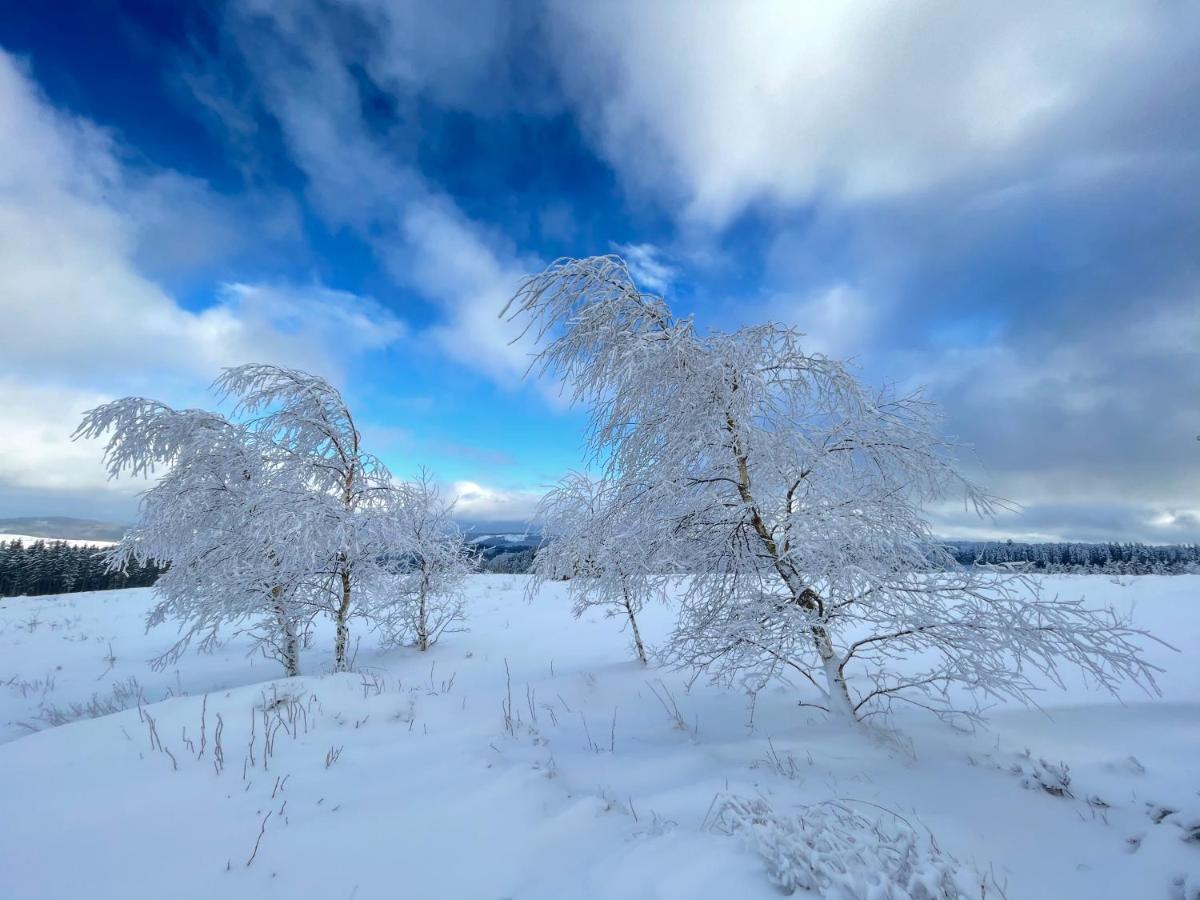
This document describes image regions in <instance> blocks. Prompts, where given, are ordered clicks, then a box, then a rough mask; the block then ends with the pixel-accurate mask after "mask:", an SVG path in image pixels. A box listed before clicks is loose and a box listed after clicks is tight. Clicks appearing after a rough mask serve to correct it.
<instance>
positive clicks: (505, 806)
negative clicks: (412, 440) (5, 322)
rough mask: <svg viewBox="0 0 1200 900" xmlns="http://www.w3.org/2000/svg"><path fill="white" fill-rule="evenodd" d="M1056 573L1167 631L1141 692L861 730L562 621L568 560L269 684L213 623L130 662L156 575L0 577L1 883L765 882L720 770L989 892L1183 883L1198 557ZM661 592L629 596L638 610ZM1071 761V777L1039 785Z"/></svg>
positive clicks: (655, 891)
mask: <svg viewBox="0 0 1200 900" xmlns="http://www.w3.org/2000/svg"><path fill="white" fill-rule="evenodd" d="M1049 582H1050V585H1051V586H1052V587H1053V588H1054V589H1056V590H1059V591H1061V592H1062V593H1064V594H1079V593H1086V594H1088V595H1089V596H1091V597H1095V598H1097V599H1107V600H1111V601H1113V602H1117V603H1122V604H1125V603H1130V602H1133V601H1135V600H1136V601H1137V607H1138V615H1139V621H1141V622H1142V623H1144V624H1146V625H1147V626H1149V627H1151V628H1152V629H1153V630H1155V631H1157V632H1158V633H1159V634H1161V635H1162V636H1163V637H1165V638H1166V639H1168V640H1170V641H1171V642H1172V643H1174V644H1176V645H1177V646H1179V647H1181V648H1182V652H1180V653H1174V652H1171V651H1169V650H1166V649H1164V648H1152V649H1151V651H1150V652H1151V654H1152V656H1153V658H1154V659H1155V660H1157V661H1158V662H1159V664H1160V665H1162V666H1163V667H1164V669H1165V670H1166V671H1165V672H1164V673H1163V676H1162V686H1163V689H1164V696H1163V697H1162V698H1161V699H1154V700H1149V699H1148V698H1145V697H1142V696H1139V695H1137V694H1130V696H1129V697H1128V705H1125V706H1122V705H1120V704H1118V703H1116V702H1114V701H1112V700H1111V699H1110V698H1107V697H1101V696H1096V695H1094V694H1092V693H1090V692H1089V691H1088V690H1087V688H1086V686H1085V685H1076V686H1073V687H1072V689H1071V690H1070V691H1068V692H1066V693H1054V694H1050V693H1048V694H1047V695H1046V697H1045V702H1044V704H1043V705H1044V708H1045V710H1046V712H1044V713H1043V712H1038V711H1030V710H1023V709H1012V708H1006V709H999V710H996V711H995V712H994V713H993V716H992V722H993V729H992V730H991V731H990V732H987V733H979V734H976V735H972V736H964V735H960V734H957V733H955V732H952V731H950V730H948V729H947V728H945V727H944V726H942V725H939V724H938V723H936V722H933V721H931V720H929V719H928V718H925V717H923V716H922V715H921V714H919V713H918V714H914V715H911V716H906V717H904V718H901V719H899V720H898V721H897V726H898V728H899V730H900V732H901V734H902V735H903V740H902V741H892V742H887V741H881V740H873V739H870V738H868V737H865V736H863V735H861V734H858V733H847V732H846V731H845V730H843V729H842V727H841V726H837V725H834V724H831V723H829V722H827V721H825V720H824V719H823V718H822V717H820V716H819V715H811V714H809V713H808V711H805V710H801V709H797V708H796V706H795V701H796V696H797V695H796V693H795V690H794V689H789V688H785V687H782V686H781V687H779V688H778V689H773V690H771V691H768V692H765V693H764V694H762V695H760V697H759V698H758V702H757V704H756V705H755V707H754V709H753V710H751V709H750V707H749V706H748V704H747V701H746V699H745V698H744V697H742V696H739V695H737V694H736V693H733V692H730V691H727V690H721V689H716V688H712V687H709V686H707V685H704V684H702V683H697V684H695V685H694V686H693V687H692V688H691V690H690V691H689V690H688V686H687V683H686V682H687V678H686V676H685V675H684V674H682V673H671V672H665V671H662V670H658V669H648V670H646V669H641V668H640V667H638V666H637V665H635V664H634V663H632V662H629V661H628V651H627V647H626V641H625V636H624V635H622V634H621V633H620V632H619V630H618V626H617V624H616V622H615V620H604V619H599V618H597V619H595V620H584V621H580V622H576V621H574V620H572V619H571V617H570V615H569V612H568V608H569V604H568V602H567V601H566V599H565V592H564V590H563V588H564V586H563V585H561V584H554V585H550V586H548V588H547V589H546V590H545V591H544V592H543V593H542V594H541V595H540V596H539V597H538V598H537V599H536V602H535V603H534V604H532V605H530V604H527V603H526V602H525V599H524V595H523V590H524V584H525V582H524V579H522V578H520V577H502V576H480V577H477V578H474V579H472V580H471V581H470V592H471V603H470V609H469V615H470V623H469V624H470V629H471V630H470V631H469V632H466V633H460V634H453V635H449V636H447V637H446V639H445V640H444V642H443V643H442V644H441V645H439V646H438V647H436V648H435V649H434V650H433V651H431V652H430V653H428V654H418V653H416V652H413V651H407V650H393V651H388V652H386V653H383V652H380V651H378V650H377V649H376V648H375V647H374V646H373V644H371V642H370V641H369V639H368V638H367V637H364V638H363V640H362V643H361V645H360V647H359V652H358V656H357V667H358V669H359V671H358V672H357V673H355V674H352V675H339V676H329V675H327V676H323V677H322V676H321V675H319V673H320V672H321V670H322V669H323V668H326V667H328V664H329V655H328V652H327V647H328V645H330V644H331V643H332V641H331V640H330V639H329V635H326V634H320V635H318V636H317V640H316V645H315V647H314V648H313V649H312V650H310V651H309V652H308V655H307V656H306V658H305V660H304V665H305V671H306V672H312V673H314V674H312V675H307V676H305V677H303V678H300V679H293V680H291V681H286V680H282V679H280V680H276V681H271V680H270V679H272V678H273V677H274V676H275V674H276V671H277V669H276V667H275V665H274V664H273V663H270V662H268V661H266V660H261V659H246V658H245V657H244V655H243V652H242V650H241V648H240V647H239V646H238V644H237V642H236V641H235V642H232V643H230V644H229V645H227V646H226V647H225V648H223V649H222V651H221V652H220V653H218V654H216V655H213V656H209V657H201V656H189V657H186V658H185V659H184V660H182V661H181V664H180V665H179V667H178V670H176V669H170V670H168V671H165V672H160V673H155V672H152V671H150V670H149V668H148V666H147V665H146V664H145V662H144V660H145V659H147V658H148V657H150V656H152V655H153V654H154V653H155V652H156V651H158V650H161V649H162V648H163V647H165V646H166V645H168V644H169V643H170V640H171V634H169V633H168V632H167V631H154V632H151V633H150V634H149V635H145V634H143V631H142V626H141V623H142V619H143V617H144V615H145V611H146V609H147V608H148V606H149V605H150V603H151V596H152V595H151V592H150V591H149V590H128V591H114V592H108V593H102V594H74V595H68V596H63V597H51V598H16V599H11V600H3V601H0V741H6V742H7V743H3V744H0V798H3V805H2V807H0V808H2V809H4V810H8V811H19V812H10V813H9V814H7V815H3V816H0V847H3V848H4V851H3V853H4V864H3V865H0V897H4V898H26V897H29V898H33V897H47V898H49V897H55V898H59V897H71V896H85V895H86V896H89V897H113V898H141V897H146V898H151V897H197V898H199V897H212V896H228V897H277V896H278V897H290V898H296V897H322V898H324V897H346V898H349V897H355V898H358V900H366V898H375V897H397V896H403V897H422V898H425V897H447V898H472V897H479V898H499V897H520V898H541V897H545V898H564V897H646V898H651V897H653V898H673V897H679V898H684V897H734V896H736V897H748V898H754V897H763V898H766V897H777V896H779V892H778V890H777V889H776V888H774V887H773V886H771V884H770V883H769V882H768V881H767V878H766V874H765V869H764V864H763V860H762V859H761V858H760V857H758V856H756V855H755V854H754V853H752V852H750V851H749V850H748V849H747V848H745V847H744V846H743V845H742V843H741V842H740V841H739V840H737V839H735V838H731V837H728V836H726V835H723V834H720V833H717V832H715V831H713V830H712V829H711V828H709V827H706V820H708V819H709V807H710V805H711V804H712V801H713V799H714V797H715V796H716V795H717V794H718V793H721V792H724V791H727V790H728V791H732V792H734V793H737V794H741V795H744V796H751V797H754V796H763V797H766V798H768V799H769V800H770V801H771V803H772V804H773V805H774V806H775V808H776V810H779V811H785V812H786V811H798V810H799V809H800V805H802V804H812V803H821V802H824V801H829V800H835V799H836V800H840V801H842V802H843V803H844V804H846V805H848V806H853V807H854V808H855V809H857V810H860V811H863V812H866V813H870V814H871V815H873V816H880V815H885V814H884V813H881V812H880V810H879V807H884V808H886V809H887V810H890V811H892V812H893V813H896V814H898V815H901V816H903V817H904V818H905V819H906V820H908V821H910V822H913V823H915V824H918V825H919V826H921V827H922V828H924V827H927V828H928V829H929V830H930V831H931V832H932V834H933V835H935V836H936V840H937V844H938V846H939V847H940V848H941V849H942V851H943V852H944V853H947V854H951V855H953V856H954V857H955V858H957V859H958V860H959V861H960V862H961V863H962V864H963V865H964V866H974V867H975V868H976V869H978V870H979V871H980V872H981V873H983V875H985V876H986V877H987V878H989V879H990V882H989V890H988V893H987V895H986V896H988V897H995V896H1000V894H999V893H998V891H997V890H996V888H995V885H999V886H1001V887H1003V888H1004V891H1005V895H1006V896H1007V897H1008V898H1009V900H1019V898H1046V900H1059V898H1075V897H1080V898H1082V897H1087V898H1122V900H1127V898H1142V897H1145V898H1164V900H1167V898H1171V897H1173V896H1182V895H1180V894H1177V893H1173V891H1175V890H1176V889H1175V888H1174V887H1173V883H1174V882H1175V881H1176V880H1177V879H1183V880H1184V883H1186V884H1188V885H1189V886H1193V885H1200V843H1195V842H1192V843H1189V842H1188V841H1186V840H1185V838H1186V837H1187V836H1188V834H1189V832H1188V831H1187V830H1186V826H1189V825H1192V824H1195V825H1200V795H1198V793H1197V791H1198V790H1200V765H1197V762H1196V760H1197V758H1198V754H1197V749H1198V748H1200V663H1198V661H1197V653H1196V648H1197V647H1200V597H1198V595H1200V577H1190V576H1188V577H1177V578H1152V577H1146V578H1137V579H1130V580H1129V582H1130V583H1129V584H1128V585H1125V586H1121V585H1117V584H1114V583H1113V582H1111V581H1109V580H1108V579H1105V578H1101V577H1090V576H1075V577H1060V578H1054V579H1049ZM670 619H671V616H670V611H669V610H665V609H658V610H654V611H652V612H651V614H650V616H649V620H648V621H647V622H646V623H645V628H644V630H645V632H646V633H647V636H648V637H651V639H653V637H660V638H661V636H662V635H663V634H665V632H666V629H667V628H668V627H669V625H670ZM110 645H111V650H110ZM130 677H133V678H136V680H137V684H138V686H139V687H140V690H141V692H142V693H143V694H144V696H145V698H146V700H147V701H148V702H151V703H152V704H153V705H149V706H147V707H145V711H144V712H143V713H140V712H139V710H138V709H136V708H134V709H129V710H127V711H124V712H119V713H116V714H113V715H108V716H105V717H103V718H95V719H90V720H84V721H78V722H75V723H73V724H69V725H63V726H60V727H55V728H48V729H46V730H44V731H41V732H38V733H34V734H30V733H28V729H27V728H24V727H22V726H20V725H18V724H16V723H17V722H26V723H28V724H30V725H32V726H34V727H38V726H40V725H45V724H47V719H50V720H54V721H57V720H58V716H57V715H55V713H56V712H57V713H63V712H64V711H67V712H68V714H69V709H70V706H71V704H72V703H76V704H86V702H87V701H88V700H89V699H90V698H92V697H93V694H96V695H98V696H97V697H96V700H97V702H98V703H99V705H101V706H103V705H104V703H105V701H106V700H107V701H112V700H113V691H112V687H113V685H114V683H123V684H125V685H128V684H129V682H128V681H127V680H128V679H129V678H130ZM206 691H207V692H208V693H207V699H205V696H204V695H205V692H206ZM163 697H168V699H166V700H165V701H161V702H154V701H160V700H161V698H163ZM280 698H283V701H282V702H281V700H280ZM289 698H292V699H290V700H289ZM751 712H752V713H753V722H751ZM506 713H507V716H508V720H509V721H511V723H512V727H511V729H509V728H506ZM218 714H219V715H220V717H221V719H220V726H219V727H220V729H221V747H222V750H223V754H224V766H223V769H221V771H217V768H218V767H215V766H214V750H215V732H216V729H217V728H218V721H217V715H218ZM252 720H253V723H254V724H253V738H252V737H251V734H252V731H251V730H252V725H251V722H252ZM151 721H153V731H154V733H155V734H156V735H157V742H155V739H154V738H153V736H152V734H151V727H150V722H151ZM264 722H265V723H266V726H265V729H264ZM202 725H203V729H204V735H205V750H204V753H203V755H202V756H199V757H198V753H199V741H200V733H201V727H202ZM185 729H186V731H185ZM264 731H265V732H266V734H267V735H269V736H270V737H269V739H267V740H265V739H264ZM152 743H153V744H154V749H152ZM159 744H161V747H162V748H163V749H162V750H159V749H157V747H158V746H159ZM189 746H190V748H191V749H189ZM251 747H253V754H254V756H253V759H251V756H250V753H251ZM1026 749H1028V750H1029V751H1030V756H1029V757H1028V758H1026V757H1025V756H1024V751H1025V750H1026ZM165 751H170V755H168V753H167V752H165ZM172 756H173V757H174V760H172V758H171V757H172ZM335 757H336V758H335ZM1039 759H1044V760H1045V761H1046V763H1048V764H1049V766H1044V765H1043V764H1042V763H1040V762H1039V761H1038V760H1039ZM1064 762H1065V763H1066V764H1067V765H1068V766H1069V774H1070V777H1071V782H1070V786H1069V792H1070V794H1071V795H1073V796H1070V797H1067V796H1063V797H1059V796H1052V795H1051V794H1050V793H1048V792H1047V791H1045V790H1043V789H1041V788H1039V787H1037V779H1038V778H1039V777H1040V778H1042V779H1043V780H1045V779H1046V778H1047V774H1048V773H1049V772H1054V771H1058V769H1057V766H1058V764H1059V763H1064ZM1026 784H1029V785H1032V787H1027V786H1026ZM1089 798H1092V802H1090V803H1089V802H1088V800H1089ZM1098 801H1103V803H1105V804H1107V806H1102V805H1100V803H1099V802H1098ZM1164 809H1167V810H1174V811H1173V812H1170V813H1164V812H1163V810H1164ZM1156 819H1159V820H1160V821H1158V822H1157V823H1156V821H1155V820H1156ZM260 833H261V840H258V839H259V835H260ZM256 841H258V849H257V853H256V854H255V855H254V859H253V862H251V863H250V865H248V866H247V864H246V863H247V860H248V859H249V858H250V857H251V855H252V854H253V853H254V849H255V844H256ZM65 863H66V864H65ZM1187 879H1190V881H1187ZM1188 889H1189V890H1196V887H1189V888H1188ZM1187 896H1189V897H1190V896H1191V895H1190V894H1188V895H1187Z"/></svg>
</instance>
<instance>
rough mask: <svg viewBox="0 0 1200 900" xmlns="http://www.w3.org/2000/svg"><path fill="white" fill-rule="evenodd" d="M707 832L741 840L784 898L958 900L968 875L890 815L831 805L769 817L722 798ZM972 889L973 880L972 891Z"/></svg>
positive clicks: (763, 806)
mask: <svg viewBox="0 0 1200 900" xmlns="http://www.w3.org/2000/svg"><path fill="white" fill-rule="evenodd" d="M716 804H717V805H716V809H715V814H714V815H713V819H712V827H713V829H714V830H717V831H720V832H723V833H725V834H729V835H735V836H738V837H741V838H742V839H743V840H745V841H746V843H747V844H748V845H749V846H750V847H751V848H752V849H753V850H754V851H755V852H756V853H758V854H759V855H760V856H762V858H763V859H764V861H765V862H766V865H767V874H768V876H769V877H770V879H771V882H772V883H773V884H775V885H777V886H778V887H780V888H782V889H783V890H784V891H786V892H788V893H789V894H790V893H792V892H794V891H797V890H801V891H812V892H814V893H816V894H817V895H818V896H820V897H822V898H824V900H960V898H966V897H969V896H971V894H970V893H968V890H967V889H966V888H965V887H964V885H966V884H969V883H970V881H969V874H968V873H967V872H964V871H961V870H960V867H959V864H958V862H957V860H955V859H954V858H953V857H951V856H948V855H946V854H944V853H942V852H941V851H940V850H938V848H937V846H936V845H935V844H934V842H933V839H932V837H929V838H923V837H922V836H921V835H920V834H918V833H917V831H916V830H915V829H913V828H911V827H909V826H908V825H907V824H906V823H905V822H904V821H903V820H901V819H899V818H898V817H896V816H887V817H884V818H881V819H878V820H871V819H867V818H865V817H864V816H861V815H859V814H858V813H856V812H854V811H852V810H850V809H848V808H847V807H845V806H844V805H842V804H840V803H836V802H831V803H822V804H814V805H812V806H805V807H802V808H801V810H800V812H799V813H797V814H795V815H785V814H781V813H777V812H776V811H775V810H774V809H773V808H772V807H771V805H770V804H769V803H768V802H767V801H766V800H763V799H761V798H754V799H750V798H746V797H738V796H735V795H732V794H725V795H721V796H719V797H718V799H717V801H716ZM978 884H979V882H978V880H976V881H975V885H976V886H977V885H978Z"/></svg>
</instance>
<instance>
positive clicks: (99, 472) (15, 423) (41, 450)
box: [0, 375, 145, 496]
mask: <svg viewBox="0 0 1200 900" xmlns="http://www.w3.org/2000/svg"><path fill="white" fill-rule="evenodd" d="M0 396H3V397H4V424H3V427H2V428H0V486H3V485H7V484H12V485H20V486H22V487H23V488H36V489H44V490H48V491H79V490H95V491H109V490H112V491H116V492H118V493H120V494H122V495H125V496H131V495H132V494H134V493H136V492H137V491H139V490H142V489H143V488H145V484H144V483H141V482H136V481H133V480H131V479H125V480H122V481H120V482H115V483H110V482H109V481H108V476H107V474H106V473H105V471H104V465H103V463H102V461H101V453H100V448H99V446H98V445H97V444H95V443H94V442H86V441H84V442H74V441H72V440H71V433H72V432H73V431H74V430H75V428H76V427H77V426H78V425H79V420H80V418H81V417H82V415H83V413H84V411H85V410H88V409H91V408H92V407H94V406H97V405H99V404H101V403H105V402H107V401H108V400H111V399H113V398H112V397H111V396H108V395H105V394H102V393H99V392H95V391H81V390H74V389H71V388H61V387H54V386H51V385H39V384H29V383H28V382H25V381H23V380H21V379H18V378H13V377H5V376H2V375H0Z"/></svg>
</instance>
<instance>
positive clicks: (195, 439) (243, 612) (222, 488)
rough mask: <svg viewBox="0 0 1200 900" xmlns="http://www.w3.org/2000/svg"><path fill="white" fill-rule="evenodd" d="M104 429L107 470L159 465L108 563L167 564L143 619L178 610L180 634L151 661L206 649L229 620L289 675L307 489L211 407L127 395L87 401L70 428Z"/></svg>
mask: <svg viewBox="0 0 1200 900" xmlns="http://www.w3.org/2000/svg"><path fill="white" fill-rule="evenodd" d="M102 435H108V440H107V443H106V446H105V463H106V465H107V468H108V471H109V475H110V477H114V478H115V477H118V476H119V475H121V474H123V473H126V474H130V475H134V476H139V475H140V476H149V475H151V474H153V473H155V472H156V470H159V469H165V472H164V473H163V474H162V475H161V477H159V478H158V480H157V482H156V483H155V484H154V486H153V487H152V488H151V489H149V490H148V491H147V492H146V493H145V494H144V495H143V496H142V499H141V503H140V513H141V514H140V517H139V522H138V524H137V526H135V527H134V528H133V529H131V530H130V531H129V532H128V533H127V534H126V535H125V537H124V539H123V540H122V541H121V542H120V543H119V544H117V546H116V547H114V548H113V549H112V550H111V551H110V552H109V554H108V561H109V564H110V566H112V567H114V568H123V567H125V566H127V565H128V564H129V563H130V562H131V561H133V560H137V561H138V562H140V563H145V562H147V561H153V562H155V563H160V564H162V563H165V564H167V566H168V568H167V569H166V571H165V572H164V573H163V574H162V575H161V576H160V577H159V579H158V581H157V582H156V584H155V592H156V594H157V596H158V598H159V600H158V603H157V604H156V605H155V607H154V609H153V610H152V611H151V612H150V615H149V617H148V619H147V627H148V628H149V627H152V626H154V625H158V624H160V623H162V622H165V621H167V620H176V621H178V622H180V637H179V639H178V640H177V641H176V642H175V643H174V644H173V645H172V646H171V647H170V648H169V649H168V650H167V651H166V652H164V653H163V654H162V655H160V656H159V657H158V659H157V660H155V661H154V662H155V664H157V665H166V664H169V663H171V662H174V661H175V660H176V659H178V657H179V656H180V654H182V653H183V652H184V650H186V649H187V647H188V646H190V645H191V644H193V643H195V644H196V645H197V646H198V648H199V649H200V650H202V651H207V650H211V649H212V648H213V647H214V646H215V644H216V642H217V641H218V640H219V637H220V632H221V629H222V628H232V629H233V630H234V631H236V632H240V633H249V634H251V635H253V637H254V638H255V641H254V644H253V646H254V647H255V648H256V649H259V650H261V651H262V652H263V653H264V654H265V655H266V656H268V657H271V658H274V659H277V660H278V661H279V662H280V664H281V665H283V667H284V670H285V671H286V672H287V674H288V675H296V674H298V673H299V671H300V644H301V637H302V633H303V629H304V628H305V627H306V625H307V622H308V620H309V618H310V617H311V612H310V611H308V610H306V608H305V605H304V603H303V599H302V593H301V589H302V586H303V582H304V578H305V574H306V573H305V572H304V570H303V568H302V566H300V565H299V563H300V562H301V560H300V559H299V558H298V557H297V554H296V553H295V548H296V547H297V545H298V534H297V532H298V531H302V530H303V526H302V523H303V516H304V510H303V506H302V505H303V504H305V503H306V502H307V499H308V498H307V497H306V495H305V492H304V490H303V487H302V485H300V484H298V483H297V482H296V481H295V480H294V479H292V478H290V471H289V470H287V469H285V468H283V469H281V468H280V467H278V466H273V465H271V461H270V457H269V454H265V453H264V452H263V448H261V447H260V446H259V445H258V444H257V442H256V441H255V439H254V436H253V435H252V434H251V433H250V432H249V431H248V430H247V429H246V428H244V427H243V426H241V425H238V424H235V423H233V422H230V421H228V420H227V419H225V418H223V417H222V416H220V415H217V414H215V413H210V412H205V411H202V410H174V409H172V408H171V407H169V406H166V405H165V404H162V403H158V402H156V401H153V400H146V399H143V398H140V397H127V398H124V399H122V400H116V401H113V402H112V403H107V404H104V405H103V406H99V407H97V408H95V409H93V410H90V411H89V412H88V413H87V414H86V415H85V417H84V420H83V422H82V424H81V425H80V426H79V429H78V430H77V431H76V436H77V437H100V436H102Z"/></svg>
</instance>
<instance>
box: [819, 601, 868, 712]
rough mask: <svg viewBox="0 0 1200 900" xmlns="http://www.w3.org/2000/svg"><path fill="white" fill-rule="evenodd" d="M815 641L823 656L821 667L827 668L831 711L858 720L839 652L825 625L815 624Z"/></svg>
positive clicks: (827, 690) (827, 688) (826, 682)
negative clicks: (834, 649) (835, 648)
mask: <svg viewBox="0 0 1200 900" xmlns="http://www.w3.org/2000/svg"><path fill="white" fill-rule="evenodd" d="M812 631H813V642H814V643H815V644H816V645H817V655H819V656H820V657H821V668H822V669H824V670H825V685H826V692H827V693H828V695H829V712H830V713H831V714H833V715H835V716H842V717H844V718H847V719H850V720H851V721H854V722H857V721H858V716H857V715H856V714H855V712H854V703H853V702H851V700H850V690H849V688H847V687H846V677H845V676H844V675H843V674H842V671H841V668H840V666H839V664H838V659H837V654H835V653H834V652H833V642H832V641H830V640H829V632H828V631H826V630H825V627H824V626H823V625H814V626H813V630H812Z"/></svg>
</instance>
